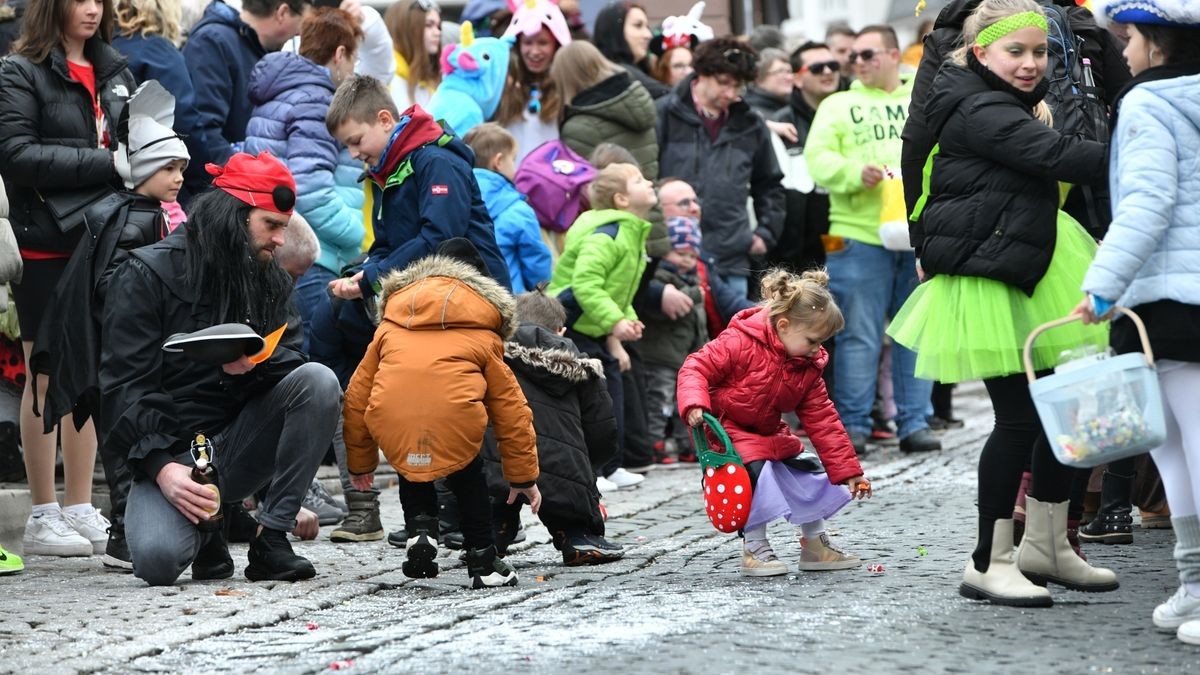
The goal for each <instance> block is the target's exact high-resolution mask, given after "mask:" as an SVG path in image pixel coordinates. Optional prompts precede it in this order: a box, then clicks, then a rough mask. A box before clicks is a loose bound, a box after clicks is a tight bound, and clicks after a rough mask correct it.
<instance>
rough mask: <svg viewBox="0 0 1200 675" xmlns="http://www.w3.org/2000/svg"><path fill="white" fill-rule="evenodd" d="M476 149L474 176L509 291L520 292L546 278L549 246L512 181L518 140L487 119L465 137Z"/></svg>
mask: <svg viewBox="0 0 1200 675" xmlns="http://www.w3.org/2000/svg"><path fill="white" fill-rule="evenodd" d="M463 141H465V142H466V144H467V145H468V146H470V147H471V150H473V151H475V180H476V181H478V182H479V191H480V192H481V193H482V194H483V203H484V204H486V205H487V210H488V215H490V216H491V217H492V222H493V223H495V224H496V244H497V245H498V246H499V247H500V253H501V254H503V255H504V262H505V263H507V265H508V276H509V277H510V278H511V279H512V290H513V293H514V294H516V293H524V292H525V291H531V290H533V289H534V288H537V285H538V284H540V283H541V282H543V281H549V280H550V266H551V261H550V249H548V248H546V242H544V241H542V232H541V226H540V225H538V220H537V214H535V213H534V212H533V207H532V206H530V205H529V204H528V203H527V202H526V201H525V195H523V194H521V193H520V192H518V191H517V186H516V185H513V176H514V175H516V173H517V139H516V137H515V136H513V135H512V134H510V133H508V130H507V129H505V128H504V127H502V126H500V125H499V124H496V123H495V122H487V123H485V124H480V125H478V126H475V127H473V128H472V129H471V130H470V131H469V132H467V135H466V136H465V137H463Z"/></svg>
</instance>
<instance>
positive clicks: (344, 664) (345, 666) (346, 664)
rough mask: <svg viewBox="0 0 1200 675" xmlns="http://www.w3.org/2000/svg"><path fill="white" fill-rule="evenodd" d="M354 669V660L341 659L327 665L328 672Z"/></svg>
mask: <svg viewBox="0 0 1200 675" xmlns="http://www.w3.org/2000/svg"><path fill="white" fill-rule="evenodd" d="M353 667H354V659H342V660H341V661H334V662H333V663H331V664H329V669H330V670H349V669H350V668H353Z"/></svg>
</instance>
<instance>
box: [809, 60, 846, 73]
mask: <svg viewBox="0 0 1200 675" xmlns="http://www.w3.org/2000/svg"><path fill="white" fill-rule="evenodd" d="M841 69H842V64H840V63H838V62H837V61H822V62H820V63H810V64H808V65H807V66H804V67H802V68H800V72H801V73H812V74H813V75H824V74H825V71H827V70H828V71H829V72H831V73H836V72H837V71H839V70H841Z"/></svg>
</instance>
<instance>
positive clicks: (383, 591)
mask: <svg viewBox="0 0 1200 675" xmlns="http://www.w3.org/2000/svg"><path fill="white" fill-rule="evenodd" d="M958 405H959V409H960V412H961V414H962V416H964V417H966V418H967V420H968V423H967V426H966V428H964V429H960V430H956V431H952V432H950V433H948V434H947V435H946V436H945V437H944V440H945V442H946V445H947V448H946V450H944V451H943V452H941V453H939V454H933V455H925V456H903V455H901V454H900V453H899V452H898V451H897V450H895V449H886V450H882V451H878V452H876V453H874V454H872V455H870V456H869V457H868V458H867V460H866V461H865V462H864V464H865V465H866V468H867V475H868V477H870V478H872V479H873V482H874V484H875V489H876V495H875V498H874V499H873V500H870V501H868V502H865V503H855V504H853V505H851V506H850V507H847V509H846V510H845V511H843V513H842V514H841V515H840V516H838V517H836V518H835V519H834V520H833V521H832V527H833V531H834V532H835V533H836V536H835V538H834V542H835V543H836V544H837V545H839V546H840V547H842V548H845V549H847V550H850V551H853V552H855V553H858V554H859V555H860V556H862V557H863V558H864V559H866V564H865V565H864V566H863V567H862V568H859V569H856V570H851V571H846V572H833V573H820V574H817V573H795V572H793V573H792V574H791V575H789V576H786V577H775V578H769V579H745V578H742V577H740V576H739V575H738V573H737V567H738V556H739V551H740V549H739V546H738V543H737V540H736V538H735V537H732V536H729V535H722V534H720V533H718V532H716V531H715V530H714V529H713V528H712V527H711V526H710V525H709V524H708V522H707V520H706V519H705V518H704V517H703V516H702V514H701V513H700V511H699V504H700V497H699V494H698V484H699V481H698V473H697V472H696V471H695V470H693V469H687V468H685V469H673V470H661V471H656V472H653V473H651V474H650V476H649V478H648V479H647V480H646V482H645V483H643V484H642V485H641V486H640V487H638V488H636V489H633V490H630V491H627V492H621V493H619V494H614V495H611V496H610V497H609V498H608V499H607V500H606V501H607V505H608V510H609V521H608V524H609V533H610V538H613V539H615V540H617V541H619V542H621V543H623V544H625V545H626V547H627V554H626V557H625V559H624V560H622V561H621V562H618V563H615V564H611V565H605V566H598V567H590V568H565V567H563V566H562V565H561V559H560V557H559V556H558V554H557V552H556V551H555V550H554V548H553V547H552V546H551V545H550V544H549V535H548V533H547V532H546V531H545V529H544V528H542V527H541V526H540V525H538V524H536V520H534V519H533V518H532V517H531V516H529V514H528V512H526V525H527V529H528V531H529V540H528V541H527V542H526V543H524V544H519V545H516V546H515V547H514V548H513V553H512V554H511V556H510V558H509V560H510V561H511V562H513V563H514V564H515V565H516V566H517V567H518V570H519V572H520V574H521V582H520V585H519V586H517V587H516V588H511V589H502V590H488V591H471V590H468V589H467V588H466V583H467V579H466V574H465V571H464V570H463V566H462V563H460V562H459V561H458V559H457V552H445V551H443V556H442V559H441V564H442V568H443V573H442V575H441V577H439V578H438V579H434V580H421V581H413V580H409V579H406V578H405V577H404V576H403V575H402V574H401V573H400V564H401V562H402V560H403V552H402V551H400V550H398V549H394V548H392V547H390V546H388V545H387V544H386V542H382V541H380V542H372V543H365V544H340V545H335V544H332V543H330V542H329V541H328V538H327V532H328V531H329V529H330V528H325V529H324V530H323V532H322V536H321V538H320V539H318V540H317V541H315V542H306V543H298V544H296V549H297V551H298V552H299V553H301V554H303V555H305V556H307V557H309V558H310V559H311V560H313V562H314V563H315V564H316V566H317V570H318V577H317V578H316V579H315V580H313V581H310V582H302V583H298V584H287V583H259V584H253V583H249V582H247V581H245V580H244V578H243V577H242V575H241V568H242V567H243V566H244V564H245V551H246V546H245V545H235V546H234V547H233V549H234V550H233V556H234V560H235V562H236V563H237V566H238V571H237V575H236V576H235V578H234V579H231V580H227V581H223V582H203V583H195V582H192V581H191V580H190V578H189V576H188V575H187V574H186V573H185V575H184V577H183V579H182V580H181V582H180V583H179V584H178V585H176V586H174V587H168V588H153V589H152V588H147V587H146V586H145V585H144V584H143V583H142V582H140V581H139V580H137V579H134V578H133V577H132V576H128V575H121V574H115V573H110V572H105V571H103V570H102V569H101V566H100V562H99V559H98V558H85V559H52V558H43V557H30V558H28V559H27V561H26V562H27V570H26V572H24V573H23V574H21V575H19V576H15V577H9V578H5V579H4V580H3V581H0V588H2V589H3V594H2V596H0V597H2V598H3V600H2V601H0V602H2V604H3V610H2V612H0V617H2V619H0V670H3V671H5V672H79V671H99V672H130V671H136V672H184V671H188V672H196V671H199V672H248V671H258V672H263V673H266V672H288V673H315V672H320V671H324V670H329V669H330V668H331V664H334V663H335V662H338V661H352V662H353V663H352V665H350V666H349V667H350V669H352V670H353V671H354V672H364V673H366V672H385V671H386V672H462V671H468V670H470V671H476V672H499V671H516V672H526V671H527V672H555V673H562V672H580V671H607V672H656V673H658V672H704V673H711V672H718V673H724V672H755V671H766V672H783V671H792V672H850V673H857V672H894V671H906V672H922V673H929V672H1015V671H1017V670H1022V671H1029V672H1070V673H1082V672H1118V673H1125V672H1150V673H1158V672H1162V673H1184V672H1198V671H1200V649H1197V648H1193V647H1189V646H1187V645H1184V644H1182V643H1180V642H1178V641H1177V640H1176V639H1175V637H1174V635H1173V634H1172V633H1163V632H1157V631H1155V629H1154V628H1153V626H1152V624H1151V623H1150V613H1151V611H1152V610H1153V608H1154V606H1155V605H1156V604H1157V603H1159V602H1161V601H1162V600H1163V599H1165V598H1166V597H1167V596H1169V595H1170V594H1171V593H1172V592H1173V591H1174V590H1175V587H1176V584H1177V577H1176V576H1175V572H1174V566H1173V563H1172V560H1171V550H1172V546H1173V544H1174V537H1173V536H1172V533H1171V532H1170V531H1169V530H1165V531H1164V530H1152V531H1148V530H1140V529H1137V528H1135V544H1134V545H1133V546H1119V547H1102V546H1098V545H1096V546H1091V547H1089V548H1088V549H1087V550H1086V553H1087V554H1088V556H1089V558H1090V559H1091V560H1093V561H1094V562H1096V563H1098V564H1100V565H1105V566H1109V567H1112V568H1114V569H1115V570H1116V571H1117V572H1118V574H1119V575H1120V580H1121V588H1120V590H1118V591H1116V592H1113V593H1107V594H1096V595H1087V594H1083V593H1075V592H1069V591H1065V590H1061V589H1053V593H1054V598H1055V607H1054V608H1052V609H1045V610H1017V609H1007V608H995V607H991V606H988V605H984V604H979V603H976V602H971V601H968V600H965V599H962V598H960V597H959V596H958V593H957V587H958V582H959V579H960V576H961V572H962V567H963V564H964V563H965V561H966V559H967V553H968V550H969V549H970V547H971V544H972V542H973V538H974V532H973V525H974V519H973V513H974V507H973V501H974V494H975V490H974V485H975V460H976V457H977V453H978V449H979V446H980V444H981V441H982V438H983V437H984V436H986V434H987V432H988V431H989V429H990V425H991V420H990V415H989V407H988V402H987V399H986V398H985V397H983V396H982V394H981V389H979V388H967V389H965V390H963V391H962V393H961V394H960V396H959V401H958ZM383 501H384V513H383V515H384V524H385V527H387V528H388V529H395V528H397V527H399V526H400V525H401V524H402V523H401V520H402V519H401V515H400V511H399V506H398V505H397V502H396V498H395V492H394V490H389V491H387V492H386V493H385V495H384V500H383ZM771 532H772V537H773V542H774V544H775V548H776V551H778V552H779V554H780V556H781V558H782V559H783V560H785V561H786V562H789V563H791V564H792V565H793V568H794V563H795V560H796V558H797V556H798V554H799V542H798V540H797V538H796V535H795V534H793V532H792V529H791V528H790V527H789V526H784V525H778V524H777V525H776V526H774V527H773V529H772V531H771ZM918 546H921V547H923V548H924V550H925V551H926V554H925V555H921V554H920V553H919V552H918ZM867 565H882V566H883V571H882V572H872V571H868V569H867ZM338 665H339V666H345V665H346V664H338Z"/></svg>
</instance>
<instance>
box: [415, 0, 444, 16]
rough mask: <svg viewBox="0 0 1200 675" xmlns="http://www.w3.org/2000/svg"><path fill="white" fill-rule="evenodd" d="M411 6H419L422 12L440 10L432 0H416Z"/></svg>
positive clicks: (439, 11)
mask: <svg viewBox="0 0 1200 675" xmlns="http://www.w3.org/2000/svg"><path fill="white" fill-rule="evenodd" d="M413 6H414V7H419V8H420V9H421V11H422V12H438V13H439V14H440V13H441V11H442V10H441V9H440V8H439V7H438V4H437V3H436V2H434V1H433V0H417V2H416V4H415V5H413Z"/></svg>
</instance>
